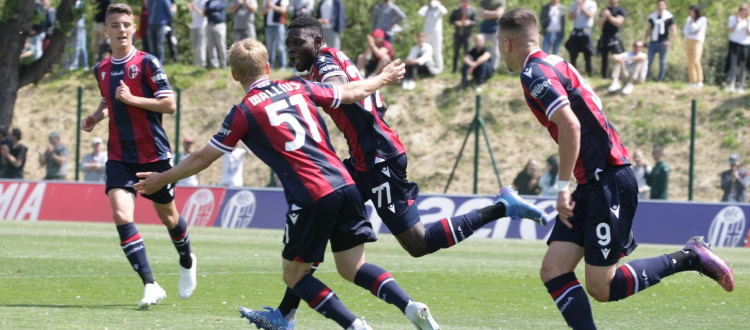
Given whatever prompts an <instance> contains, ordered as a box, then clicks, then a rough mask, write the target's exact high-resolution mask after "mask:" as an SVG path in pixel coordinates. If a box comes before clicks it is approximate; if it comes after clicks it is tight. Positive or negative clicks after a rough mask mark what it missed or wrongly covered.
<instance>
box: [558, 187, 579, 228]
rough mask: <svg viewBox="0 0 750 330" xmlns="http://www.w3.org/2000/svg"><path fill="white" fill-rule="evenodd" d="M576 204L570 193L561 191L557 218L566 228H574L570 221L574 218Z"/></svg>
mask: <svg viewBox="0 0 750 330" xmlns="http://www.w3.org/2000/svg"><path fill="white" fill-rule="evenodd" d="M575 206H576V202H575V201H574V200H572V199H571V198H570V191H567V190H565V191H561V192H558V193H557V216H558V217H559V218H560V221H562V223H563V224H564V225H565V227H568V228H573V225H571V224H570V221H569V220H568V219H569V218H570V217H572V216H573V208H574V207H575Z"/></svg>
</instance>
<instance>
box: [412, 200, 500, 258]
mask: <svg viewBox="0 0 750 330" xmlns="http://www.w3.org/2000/svg"><path fill="white" fill-rule="evenodd" d="M503 213H505V211H504V208H503ZM483 225H484V222H483V221H482V219H481V218H480V216H479V215H478V213H477V211H471V212H469V213H466V214H463V215H459V216H455V217H452V218H450V219H448V218H443V219H441V220H440V221H438V222H435V223H433V224H431V225H429V226H428V227H427V228H426V230H425V233H424V240H425V246H426V247H427V253H433V252H435V251H437V250H440V249H445V248H449V247H451V246H454V245H456V244H458V243H459V242H461V241H463V240H465V239H466V238H468V237H469V236H471V234H473V233H474V231H475V230H477V229H479V228H481V227H482V226H483Z"/></svg>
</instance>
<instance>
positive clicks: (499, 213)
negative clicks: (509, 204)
mask: <svg viewBox="0 0 750 330" xmlns="http://www.w3.org/2000/svg"><path fill="white" fill-rule="evenodd" d="M477 216H479V220H480V221H482V224H485V225H486V224H488V223H490V222H492V221H495V220H497V219H500V218H502V217H504V216H505V204H503V203H497V204H492V205H488V206H485V207H483V208H481V209H479V210H477Z"/></svg>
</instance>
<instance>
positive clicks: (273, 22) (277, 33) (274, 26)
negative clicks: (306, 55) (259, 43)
mask: <svg viewBox="0 0 750 330" xmlns="http://www.w3.org/2000/svg"><path fill="white" fill-rule="evenodd" d="M287 6H289V0H264V1H263V15H266V48H267V49H268V63H270V64H271V69H273V65H274V64H280V65H279V66H278V68H279V69H283V70H286V68H287V62H286V43H285V40H284V39H285V38H286V37H285V35H286V8H287ZM277 52H278V56H279V58H280V61H277V59H276V56H277Z"/></svg>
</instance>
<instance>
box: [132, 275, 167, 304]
mask: <svg viewBox="0 0 750 330" xmlns="http://www.w3.org/2000/svg"><path fill="white" fill-rule="evenodd" d="M166 297H167V292H166V291H164V289H162V288H161V287H160V286H159V283H156V282H154V283H149V284H146V286H145V287H144V288H143V299H141V302H139V303H138V308H140V309H149V307H151V305H156V304H158V303H159V302H160V301H162V300H163V299H164V298H166Z"/></svg>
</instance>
